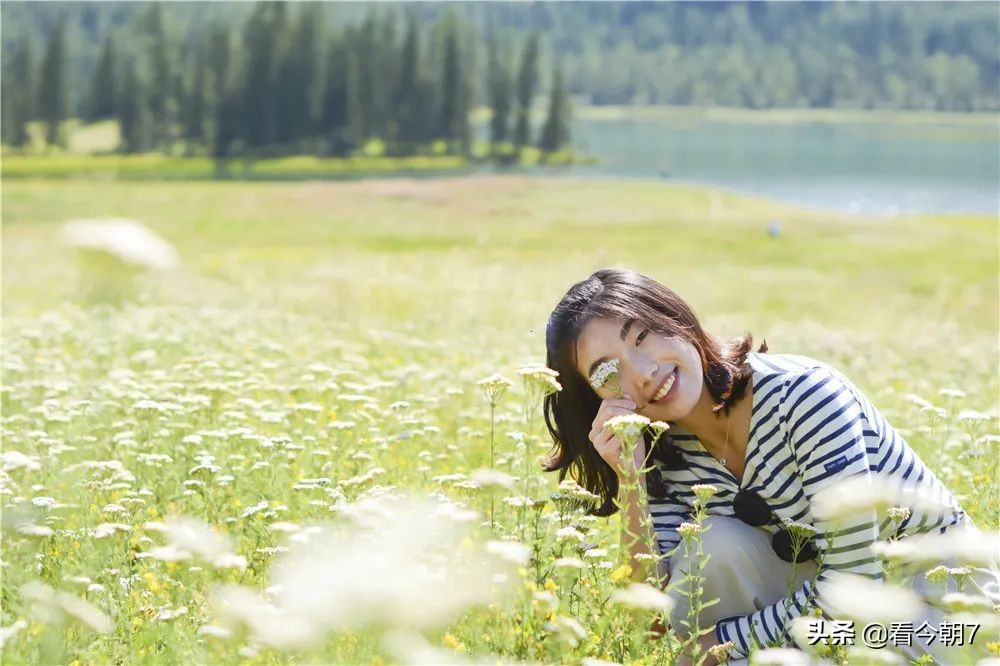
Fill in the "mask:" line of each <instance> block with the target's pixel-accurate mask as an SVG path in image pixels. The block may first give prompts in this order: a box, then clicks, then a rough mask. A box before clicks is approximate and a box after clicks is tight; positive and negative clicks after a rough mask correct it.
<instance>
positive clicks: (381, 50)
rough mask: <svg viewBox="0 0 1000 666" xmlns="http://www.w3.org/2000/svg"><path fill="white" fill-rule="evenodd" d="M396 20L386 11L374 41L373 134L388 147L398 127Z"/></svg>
mask: <svg viewBox="0 0 1000 666" xmlns="http://www.w3.org/2000/svg"><path fill="white" fill-rule="evenodd" d="M396 21H397V17H396V14H395V13H394V12H393V11H389V12H387V13H386V14H385V15H384V16H383V19H382V22H381V24H380V25H379V27H378V39H377V40H376V41H375V44H376V52H375V56H374V61H375V72H374V77H375V78H374V80H373V81H372V130H371V131H372V134H373V135H375V136H378V137H380V138H381V139H382V140H384V141H385V142H386V143H387V144H391V143H392V142H393V141H395V138H396V134H397V132H398V128H397V127H396V123H395V122H394V118H393V112H392V96H393V91H394V90H395V88H396V86H397V85H398V83H399V51H398V45H397V44H396Z"/></svg>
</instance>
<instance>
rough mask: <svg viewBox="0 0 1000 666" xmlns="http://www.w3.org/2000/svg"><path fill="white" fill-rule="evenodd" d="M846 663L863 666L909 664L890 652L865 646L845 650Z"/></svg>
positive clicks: (853, 646)
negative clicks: (862, 665) (861, 665)
mask: <svg viewBox="0 0 1000 666" xmlns="http://www.w3.org/2000/svg"><path fill="white" fill-rule="evenodd" d="M890 645H891V643H890ZM846 663H848V664H865V666H878V664H888V665H889V666H903V665H904V664H908V663H909V662H908V661H906V660H905V659H903V658H902V657H900V656H899V655H898V654H896V653H895V652H892V651H891V650H875V649H872V648H870V647H867V646H865V645H851V646H849V647H848V648H847V662H846Z"/></svg>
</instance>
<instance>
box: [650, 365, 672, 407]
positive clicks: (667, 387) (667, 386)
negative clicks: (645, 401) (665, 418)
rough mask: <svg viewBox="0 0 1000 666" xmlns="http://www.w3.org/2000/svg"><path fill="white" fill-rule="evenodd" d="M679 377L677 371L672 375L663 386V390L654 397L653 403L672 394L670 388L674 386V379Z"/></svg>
mask: <svg viewBox="0 0 1000 666" xmlns="http://www.w3.org/2000/svg"><path fill="white" fill-rule="evenodd" d="M676 377H677V374H676V371H674V372H673V373H671V374H670V378H669V379H667V381H666V382H665V383H664V384H663V388H661V389H660V390H659V391H657V392H656V395H654V396H653V401H656V400H659V399H660V398H662V397H663V396H665V395H667V393H669V392H670V387H671V386H673V385H674V379H675V378H676Z"/></svg>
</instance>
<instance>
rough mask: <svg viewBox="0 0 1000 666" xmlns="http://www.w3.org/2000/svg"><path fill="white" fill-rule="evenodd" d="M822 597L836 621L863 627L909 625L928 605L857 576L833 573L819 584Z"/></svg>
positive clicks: (911, 594)
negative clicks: (846, 620)
mask: <svg viewBox="0 0 1000 666" xmlns="http://www.w3.org/2000/svg"><path fill="white" fill-rule="evenodd" d="M818 589H819V596H820V599H822V600H823V602H824V605H826V606H828V607H829V608H830V609H832V612H833V615H834V617H849V618H852V619H854V620H857V621H859V622H863V623H866V624H867V623H869V622H881V623H883V624H884V623H886V622H907V621H912V620H913V619H915V618H918V617H919V616H920V614H921V613H922V612H923V611H924V605H923V603H921V601H920V597H919V596H918V595H917V593H916V592H914V591H913V590H910V589H908V588H903V587H899V586H898V585H893V584H891V583H886V582H879V581H875V580H872V579H870V578H866V577H864V576H858V575H855V574H848V573H842V572H839V571H830V572H828V574H827V578H826V580H825V581H820V582H819V583H818Z"/></svg>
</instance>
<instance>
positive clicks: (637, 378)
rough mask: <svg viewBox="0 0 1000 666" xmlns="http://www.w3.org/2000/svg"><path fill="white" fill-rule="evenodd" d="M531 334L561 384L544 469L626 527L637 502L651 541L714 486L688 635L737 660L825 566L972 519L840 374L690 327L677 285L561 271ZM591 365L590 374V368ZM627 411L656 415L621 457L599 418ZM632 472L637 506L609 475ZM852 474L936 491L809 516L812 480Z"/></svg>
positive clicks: (853, 566) (855, 563)
mask: <svg viewBox="0 0 1000 666" xmlns="http://www.w3.org/2000/svg"><path fill="white" fill-rule="evenodd" d="M546 346H547V355H548V365H549V367H550V368H552V369H554V370H556V371H558V372H559V375H560V381H561V382H562V385H563V390H562V391H561V392H559V393H556V394H552V395H550V396H548V397H547V398H546V400H545V404H544V411H545V419H546V424H547V425H548V428H549V432H550V433H551V435H552V438H553V441H554V447H555V449H554V453H553V455H552V456H551V458H550V459H549V460H548V461H547V463H546V465H545V468H546V470H547V471H553V470H558V471H559V474H560V478H562V477H564V476H565V475H566V474H567V473H569V474H571V475H572V476H573V477H574V478H576V480H577V481H578V482H580V484H581V485H583V486H584V487H586V488H587V489H588V490H590V491H591V492H593V493H595V494H597V495H599V496H600V498H601V502H600V504H599V505H598V506H597V507H596V509H595V513H596V514H597V515H602V516H608V515H611V514H613V513H614V512H615V511H617V510H618V504H620V505H621V506H623V507H624V508H625V511H626V517H625V519H624V521H627V524H628V525H629V526H630V533H632V534H638V533H639V532H640V530H641V525H642V524H643V518H644V516H648V515H649V514H651V515H652V523H653V526H654V529H655V532H656V534H655V537H656V543H657V544H658V546H659V549H660V551H661V554H663V555H666V554H667V553H669V552H670V551H672V550H673V549H674V548H675V547H676V546H678V543H679V542H680V539H679V536H678V532H677V528H678V527H679V526H680V525H681V524H682V523H684V522H688V521H690V520H691V518H690V516H691V511H692V506H693V505H694V503H695V494H694V492H693V491H692V486H693V485H695V484H711V485H713V486H715V487H716V489H717V492H716V494H715V495H714V496H713V497H711V499H710V500H709V501H708V504H707V509H708V513H709V518H708V519H707V520H706V523H707V525H709V526H710V528H709V529H707V531H705V532H704V534H703V548H704V551H705V552H708V553H710V554H711V557H710V559H709V560H708V563H707V568H706V569H705V570H703V572H702V575H704V576H705V581H704V584H703V590H704V597H703V598H704V599H705V600H706V601H707V600H709V599H712V598H715V597H719V598H720V602H719V603H718V604H716V605H714V606H711V607H709V608H708V609H705V610H703V611H702V614H701V616H700V618H701V621H700V624H701V626H702V627H709V626H711V625H712V624H715V633H714V634H712V633H709V634H708V635H707V636H706V637H705V638H703V639H701V641H700V642H701V643H702V645H703V646H704V647H709V646H711V645H714V644H721V643H725V642H726V641H732V642H733V643H734V645H735V648H734V649H733V652H732V656H733V658H741V657H745V656H747V654H748V652H749V649H750V646H751V644H752V639H751V635H752V634H753V635H755V638H756V640H759V641H760V643H761V644H766V643H768V642H772V641H774V640H775V639H776V637H777V638H779V639H780V637H781V636H782V634H783V630H784V629H785V626H786V625H787V623H789V622H790V621H791V619H792V618H795V617H797V616H800V615H803V614H804V613H808V612H809V605H810V602H811V601H813V600H815V599H816V597H817V589H816V588H817V587H819V588H821V587H822V581H823V580H824V579H825V578H826V577H827V576H829V575H830V574H831V572H847V573H853V574H860V575H862V576H866V577H869V578H871V579H875V580H881V578H882V576H883V574H882V570H881V568H880V565H879V564H878V562H876V560H875V558H874V556H873V554H872V551H871V545H872V543H873V542H875V541H876V540H878V539H880V538H881V539H884V538H887V537H890V536H897V535H898V536H900V537H905V536H907V535H910V534H914V533H918V532H928V531H931V530H935V531H940V532H944V531H947V530H950V529H954V528H957V527H970V526H971V525H972V521H971V520H970V519H969V517H968V516H967V515H966V513H965V512H964V511H963V510H962V508H961V506H960V505H959V503H958V501H957V500H956V499H955V497H954V496H953V495H952V494H951V493H950V492H949V491H948V489H947V488H945V487H944V486H943V484H942V483H941V482H940V481H939V480H938V479H937V478H936V477H935V476H934V474H932V473H931V472H930V470H929V469H927V467H926V466H925V465H924V463H923V462H922V461H921V460H920V458H919V457H918V456H917V455H916V454H915V453H914V452H913V450H912V449H911V448H910V447H909V446H908V445H907V443H906V442H905V441H904V440H903V438H902V437H901V436H900V435H899V434H898V433H897V432H896V431H895V430H894V429H893V427H892V426H891V425H890V424H889V423H888V422H887V421H886V420H885V419H884V418H883V417H882V415H881V414H880V413H879V412H878V410H877V409H875V407H874V406H873V405H872V404H871V403H870V402H869V401H868V399H867V398H866V397H865V396H864V394H863V393H862V392H861V391H859V390H858V389H857V388H856V387H855V386H854V385H853V384H851V382H850V381H848V380H847V379H846V378H845V377H844V376H843V375H841V374H840V373H839V372H837V371H836V370H834V369H833V368H830V367H829V366H827V365H825V364H823V363H821V362H819V361H815V360H812V359H809V358H806V357H803V356H794V355H771V354H765V353H764V352H766V351H767V346H766V344H763V345H761V347H760V348H759V350H758V351H757V352H754V351H752V339H751V337H750V336H749V335H747V336H746V337H745V338H743V339H740V340H738V341H736V342H735V344H731V345H727V344H724V343H723V342H721V341H720V340H718V339H717V338H715V337H714V336H712V335H711V334H709V333H708V332H706V331H705V330H704V329H702V327H701V325H700V324H699V322H698V319H697V317H696V316H695V314H694V313H693V312H692V310H691V308H690V307H689V306H688V305H687V303H685V302H684V301H683V300H682V299H681V298H680V297H679V296H678V295H677V294H675V293H674V292H673V291H671V290H670V289H668V288H666V287H664V286H663V285H661V284H659V283H658V282H656V281H654V280H652V279H650V278H648V277H645V276H643V275H640V274H638V273H635V272H633V271H628V270H622V269H606V270H600V271H597V272H596V273H594V274H593V275H591V276H590V277H589V278H587V279H586V280H584V281H582V282H580V283H578V284H576V285H574V286H573V287H572V288H571V289H570V290H569V292H568V293H567V294H566V296H565V297H564V298H563V299H562V301H561V302H560V303H559V304H558V306H557V307H556V308H555V310H554V311H553V313H552V315H551V317H550V318H549V322H548V326H547V330H546ZM608 362H612V366H609V365H607V363H608ZM615 362H617V363H616V368H615V367H613V366H614V365H615ZM598 369H600V370H601V372H599V373H598V374H599V375H605V377H595V376H594V375H595V370H598ZM609 369H612V370H614V369H617V375H616V376H614V379H615V380H616V381H612V382H607V381H604V380H605V379H606V375H607V374H608V372H607V371H608V370H609ZM595 386H597V388H595ZM629 413H637V414H640V415H642V416H645V417H648V418H649V419H650V420H651V421H665V422H668V423H669V425H670V429H669V431H668V433H667V436H665V437H661V438H660V440H658V441H657V443H656V445H655V446H654V450H653V451H652V452H647V450H646V447H647V445H648V443H649V442H650V441H652V440H651V438H649V437H648V436H647V437H645V438H644V439H643V440H641V441H640V442H639V445H638V447H637V449H636V451H635V457H634V459H633V460H622V457H621V448H622V442H621V441H619V439H618V438H617V437H615V436H614V435H613V434H612V433H611V431H610V430H609V429H608V428H606V427H605V423H606V421H607V420H608V419H609V418H611V417H613V416H616V415H623V414H629ZM647 453H649V454H650V456H649V457H648V458H647ZM646 460H652V462H653V463H654V464H655V468H654V470H653V471H651V472H650V473H649V475H648V478H647V475H644V474H642V472H641V469H642V468H643V467H648V464H645V465H644V462H645V461H646ZM637 470H639V471H637ZM637 476H638V477H639V481H640V482H644V483H645V484H646V487H647V490H648V495H649V497H650V499H649V503H648V506H639V503H638V501H637V499H638V498H637V497H636V496H637V495H638V493H628V496H626V494H625V493H623V494H622V496H619V492H618V491H619V487H626V488H627V487H630V486H631V485H632V484H631V483H627V482H630V481H634V480H635V478H636V477H637ZM855 476H860V477H886V478H891V479H892V480H894V481H896V482H898V483H899V484H900V485H901V486H903V487H904V488H905V489H907V490H912V491H914V492H916V493H919V494H921V495H922V496H931V497H934V498H936V499H937V500H938V501H937V503H936V504H937V506H936V508H935V509H930V510H927V509H924V510H920V509H919V508H918V507H914V508H913V509H912V511H911V513H910V515H909V516H908V517H900V516H898V515H897V516H896V518H894V519H892V520H880V519H879V517H878V516H877V515H876V514H875V512H874V511H869V512H867V513H865V514H863V515H860V516H856V517H855V518H852V519H851V521H850V522H849V523H844V522H840V523H837V524H834V523H832V522H829V521H826V520H821V519H820V518H818V517H817V516H815V515H814V511H813V509H814V508H815V507H814V505H813V499H814V498H815V497H816V494H817V493H818V492H819V491H821V490H822V489H823V488H826V487H828V486H830V485H831V484H834V483H836V482H838V481H841V480H843V479H846V478H849V477H855ZM647 512H648V513H647ZM790 524H795V525H798V526H799V527H795V526H794V525H793V527H792V529H798V530H800V531H799V534H800V537H799V539H801V538H803V537H802V536H801V535H802V534H803V532H804V533H805V534H809V533H810V529H809V528H810V527H811V528H813V529H814V530H815V533H814V536H813V537H812V539H811V541H810V542H809V543H808V544H806V545H805V547H804V548H794V549H793V548H792V547H791V544H792V542H793V538H792V536H791V533H790V531H789V529H788V526H789V525H790ZM802 525H806V526H809V527H806V528H804V529H803V528H802V527H801V526H802ZM795 543H796V544H797V545H799V546H801V541H799V540H795ZM643 548H644V544H643V543H642V540H636V539H631V540H630V550H631V553H632V555H633V557H634V556H635V555H638V554H639V553H641V552H642V550H643ZM686 558H687V555H686V553H684V552H683V551H682V550H678V552H677V554H675V555H674V556H673V557H670V558H667V559H666V560H665V561H663V562H661V571H662V573H664V574H668V575H669V576H671V577H673V578H675V579H676V577H677V576H675V574H677V573H678V572H683V571H687V570H688V569H687V567H688V564H687V563H686V562H685V560H686ZM646 559H648V558H646ZM793 559H796V560H797V561H796V562H795V563H793V562H792V560H793ZM817 560H818V561H819V564H817ZM638 563H639V558H637V564H638ZM817 567H818V569H817ZM790 575H791V576H792V577H793V578H794V586H793V588H792V589H793V593H792V594H791V595H790V596H788V594H787V589H788V588H787V585H788V582H789V576H790ZM834 575H835V574H834ZM674 589H679V588H678V587H677V586H671V590H674ZM671 594H672V595H673V596H674V597H675V601H676V603H675V607H674V610H673V612H672V614H671V624H672V625H673V626H674V627H675V628H679V626H680V625H679V620H681V619H683V618H684V617H685V615H686V613H687V607H686V606H685V603H684V602H685V599H684V598H683V597H681V596H679V595H677V594H676V593H674V592H671Z"/></svg>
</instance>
